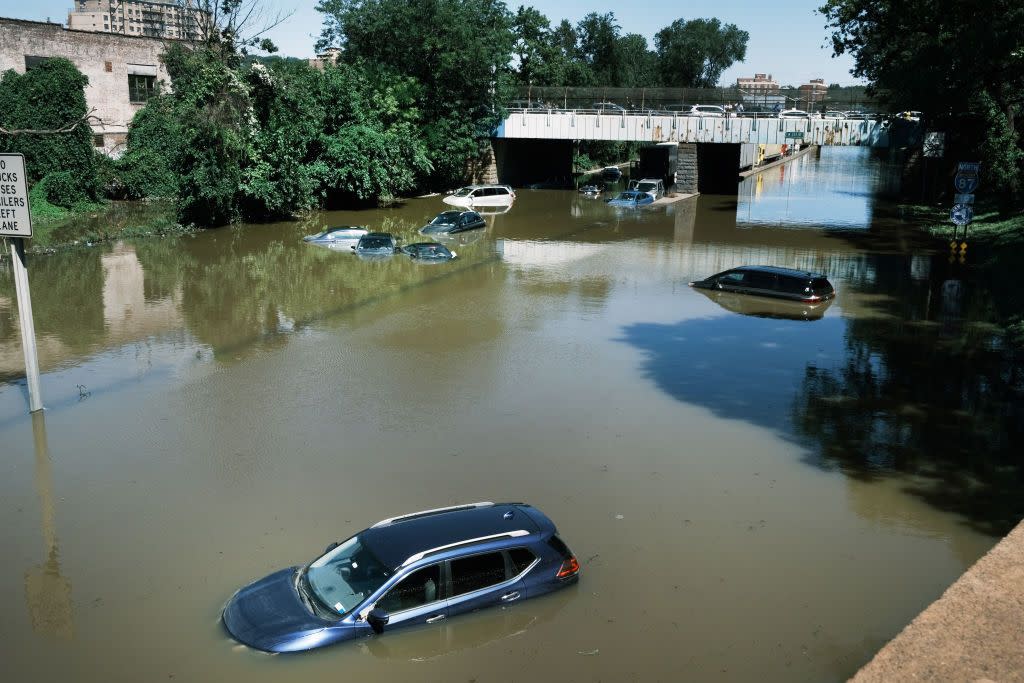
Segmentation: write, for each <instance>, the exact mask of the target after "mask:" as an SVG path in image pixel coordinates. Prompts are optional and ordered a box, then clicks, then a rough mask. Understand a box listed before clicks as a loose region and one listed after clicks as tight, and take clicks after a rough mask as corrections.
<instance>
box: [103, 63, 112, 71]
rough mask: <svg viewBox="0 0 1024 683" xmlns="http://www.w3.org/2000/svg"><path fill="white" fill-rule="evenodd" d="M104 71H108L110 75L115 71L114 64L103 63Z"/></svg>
mask: <svg viewBox="0 0 1024 683" xmlns="http://www.w3.org/2000/svg"><path fill="white" fill-rule="evenodd" d="M103 70H104V71H106V72H107V73H108V74H109V73H111V72H112V71H113V70H114V63H113V62H103Z"/></svg>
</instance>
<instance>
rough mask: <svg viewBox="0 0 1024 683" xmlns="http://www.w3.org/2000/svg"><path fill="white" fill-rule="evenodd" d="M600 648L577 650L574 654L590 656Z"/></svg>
mask: <svg viewBox="0 0 1024 683" xmlns="http://www.w3.org/2000/svg"><path fill="white" fill-rule="evenodd" d="M598 652H600V650H577V651H576V654H578V655H583V656H584V657H591V656H593V655H596V654H597V653H598Z"/></svg>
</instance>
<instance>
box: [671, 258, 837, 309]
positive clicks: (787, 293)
mask: <svg viewBox="0 0 1024 683" xmlns="http://www.w3.org/2000/svg"><path fill="white" fill-rule="evenodd" d="M690 286H691V287H697V288H698V289H713V290H719V291H724V292H735V293H737V294H753V295H756V296H767V297H772V298H775V299H788V300H790V301H801V302H804V303H815V302H820V301H828V300H829V299H831V298H833V297H834V296H835V295H836V290H835V289H834V288H833V287H832V283H831V282H829V281H828V279H827V278H826V277H825V276H824V275H822V274H821V273H813V272H810V271H807V270H795V269H793V268H779V267H777V266H742V267H740V268H733V269H732V270H726V271H724V272H721V273H718V274H717V275H712V276H711V277H709V278H705V279H703V280H698V281H696V282H691V283H690Z"/></svg>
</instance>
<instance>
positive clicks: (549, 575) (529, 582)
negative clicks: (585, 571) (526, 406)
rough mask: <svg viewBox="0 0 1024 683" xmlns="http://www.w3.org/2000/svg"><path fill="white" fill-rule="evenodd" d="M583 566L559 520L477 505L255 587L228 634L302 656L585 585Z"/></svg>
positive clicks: (242, 600)
mask: <svg viewBox="0 0 1024 683" xmlns="http://www.w3.org/2000/svg"><path fill="white" fill-rule="evenodd" d="M579 571H580V565H579V562H578V561H577V560H576V557H575V556H574V555H573V554H572V551H570V550H569V548H568V547H567V546H566V545H565V543H564V542H562V540H561V539H560V538H559V537H558V532H557V529H556V528H555V525H554V523H553V522H552V521H551V520H550V519H549V518H548V517H547V515H545V514H544V513H543V512H541V511H540V510H538V509H537V508H535V507H532V506H530V505H527V504H525V503H504V504H497V505H496V504H494V503H489V502H487V503H471V504H469V505H457V506H453V507H446V508H438V509H435V510H424V511H422V512H414V513H412V514H408V515H402V516H400V517H393V518H390V519H385V520H382V521H380V522H377V523H376V524H374V525H373V526H372V527H370V528H369V529H365V530H363V531H360V532H359V533H358V534H356V535H355V536H352V537H351V538H349V539H347V540H345V541H343V542H341V543H332V544H331V545H329V546H328V547H327V550H326V551H325V552H324V554H323V555H321V556H320V557H319V558H317V559H315V560H313V561H312V562H310V563H309V564H307V565H304V566H302V567H289V568H287V569H282V570H280V571H277V572H274V573H272V574H270V575H269V576H267V577H265V578H262V579H260V580H259V581H256V582H255V583H252V584H249V585H248V586H246V587H244V588H242V589H241V590H239V591H238V592H237V593H235V594H234V595H233V596H232V597H231V599H230V600H229V601H228V603H227V605H226V606H225V607H224V612H223V615H222V620H223V623H224V626H225V627H226V628H227V630H228V632H229V633H230V634H231V636H232V637H234V639H235V640H237V641H239V642H240V643H242V644H244V645H248V646H249V647H253V648H256V649H258V650H263V651H266V652H298V651H300V650H311V649H313V648H317V647H323V646H325V645H331V644H333V643H339V642H342V641H346V640H352V639H354V638H359V637H363V636H368V635H371V634H372V633H374V632H376V633H378V634H380V633H382V632H384V631H385V630H390V629H393V628H399V627H403V626H411V625H415V624H433V623H436V622H439V621H441V620H443V619H446V618H447V617H451V616H455V615H457V614H462V613H464V612H472V611H475V610H479V609H484V608H487V607H500V606H506V605H509V604H511V603H514V602H516V601H519V600H525V599H527V598H534V597H537V596H539V595H543V594H545V593H550V592H551V591H555V590H558V589H560V588H564V587H565V586H568V585H570V584H572V583H575V582H576V581H577V580H578V578H579Z"/></svg>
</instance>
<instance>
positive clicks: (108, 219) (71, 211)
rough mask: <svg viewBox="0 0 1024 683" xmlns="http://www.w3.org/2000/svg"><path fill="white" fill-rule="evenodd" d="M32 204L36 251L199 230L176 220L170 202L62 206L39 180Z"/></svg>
mask: <svg viewBox="0 0 1024 683" xmlns="http://www.w3.org/2000/svg"><path fill="white" fill-rule="evenodd" d="M29 204H30V207H31V211H32V240H31V241H30V242H29V246H28V250H29V251H30V252H32V253H47V252H52V251H56V250H58V249H68V248H73V247H77V246H92V245H94V244H98V243H102V242H109V241H113V240H118V239H135V238H141V237H169V236H176V235H185V234H189V233H193V232H196V228H192V227H186V226H182V225H180V224H179V223H178V222H177V221H175V220H174V214H173V211H172V210H171V209H170V206H169V205H167V204H165V203H161V202H120V201H101V202H88V201H83V202H79V203H77V204H75V205H74V206H71V207H62V206H56V205H54V204H52V203H50V202H49V201H47V199H46V196H45V194H44V192H43V190H42V188H41V183H39V184H36V186H35V187H33V188H32V190H30V191H29Z"/></svg>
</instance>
